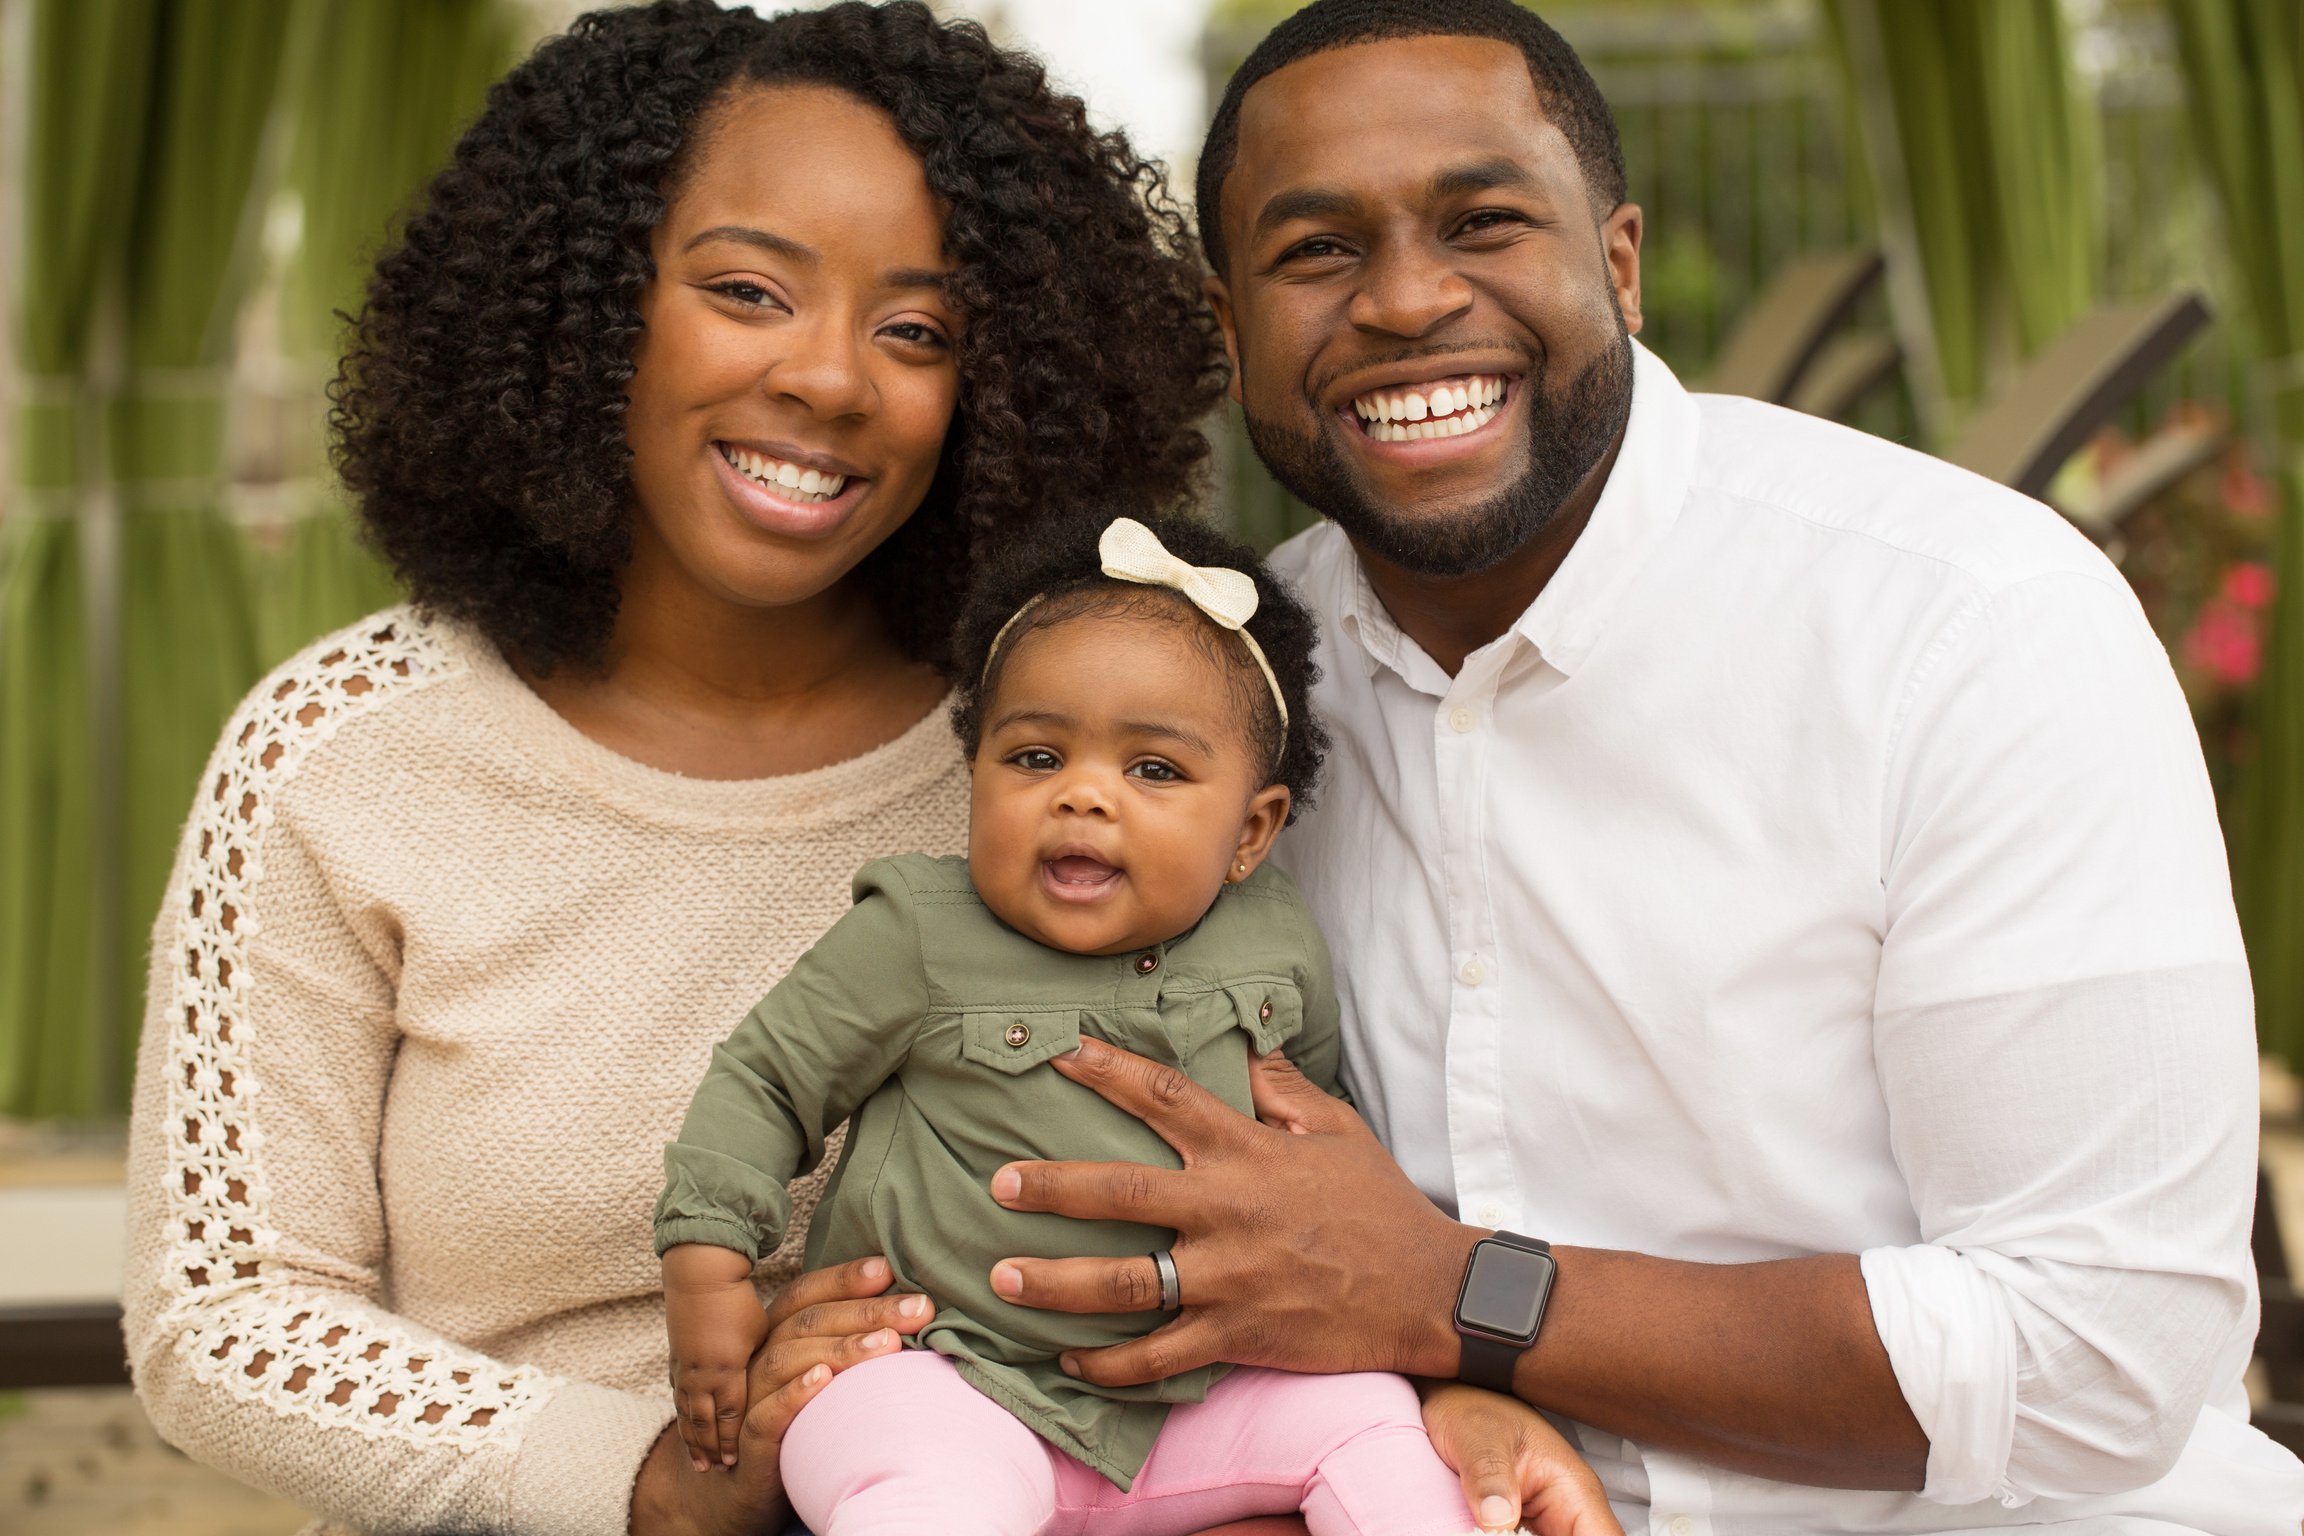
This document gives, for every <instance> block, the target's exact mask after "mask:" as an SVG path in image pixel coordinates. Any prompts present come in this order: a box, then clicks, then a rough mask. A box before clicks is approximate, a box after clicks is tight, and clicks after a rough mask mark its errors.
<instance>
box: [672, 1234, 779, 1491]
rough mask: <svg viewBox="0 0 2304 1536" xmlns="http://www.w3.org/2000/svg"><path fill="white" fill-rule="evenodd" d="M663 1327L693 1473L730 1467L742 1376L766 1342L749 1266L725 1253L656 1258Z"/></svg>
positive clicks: (685, 1249)
mask: <svg viewBox="0 0 2304 1536" xmlns="http://www.w3.org/2000/svg"><path fill="white" fill-rule="evenodd" d="M664 1321H665V1323H666V1324H667V1326H668V1327H669V1328H670V1331H671V1334H672V1403H673V1406H674V1408H675V1409H676V1410H677V1411H678V1413H679V1416H680V1417H679V1423H680V1438H681V1440H682V1441H684V1442H685V1443H686V1444H687V1447H688V1458H689V1460H690V1461H692V1462H694V1463H695V1465H696V1470H697V1471H699V1472H704V1471H709V1470H710V1469H711V1468H712V1467H713V1466H715V1465H717V1466H724V1467H732V1466H734V1465H736V1441H737V1439H738V1436H739V1435H740V1433H741V1432H742V1430H743V1428H744V1407H745V1395H746V1394H745V1374H746V1371H747V1370H748V1368H749V1367H750V1366H751V1364H752V1357H753V1355H754V1354H756V1353H758V1352H759V1349H760V1346H761V1345H762V1344H763V1343H765V1342H767V1338H768V1313H767V1311H766V1310H765V1309H764V1308H762V1307H761V1305H760V1294H759V1292H757V1291H755V1290H754V1289H753V1288H752V1261H751V1260H750V1259H747V1258H746V1257H744V1255H742V1254H740V1253H737V1252H734V1251H733V1250H731V1249H727V1248H713V1247H710V1246H707V1245H705V1244H702V1243H681V1244H678V1245H676V1246H674V1247H671V1248H667V1249H665V1250H664Z"/></svg>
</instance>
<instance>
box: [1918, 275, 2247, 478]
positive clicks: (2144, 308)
mask: <svg viewBox="0 0 2304 1536" xmlns="http://www.w3.org/2000/svg"><path fill="white" fill-rule="evenodd" d="M2207 324H2208V306H2207V305H2206V304H2204V303H2202V302H2201V300H2200V296H2199V295H2198V294H2194V293H2179V294H2176V295H2173V296H2172V297H2169V298H2165V299H2159V300H2155V301H2152V302H2149V303H2143V304H2112V305H2107V306H2105V307H2104V308H2102V309H2099V310H2097V311H2095V312H2094V313H2093V314H2090V315H2088V316H2087V317H2085V318H2084V319H2082V320H2081V321H2080V322H2079V323H2078V324H2076V325H2074V326H2073V327H2072V328H2071V329H2070V330H2068V331H2066V332H2065V333H2064V334H2063V335H2062V336H2059V337H2058V338H2057V339H2056V340H2055V341H2053V342H2050V343H2049V344H2048V346H2047V348H2046V349H2045V350H2044V351H2042V352H2041V353H2040V355H2039V356H2038V357H2035V358H2033V359H2032V360H2031V361H2030V362H2028V363H2026V364H2025V365H2024V366H2023V367H2022V368H2021V369H2019V370H2018V371H2017V373H2016V375H2015V377H2013V378H2011V379H2010V380H2009V381H2008V382H2007V384H2006V385H2004V386H2003V387H2002V388H2001V389H2000V390H1999V391H1998V392H1997V393H1996V394H1994V395H1993V397H1992V398H1991V399H1990V400H1989V401H1987V402H1986V403H1985V404H1984V405H1982V406H1980V407H1979V408H1978V409H1977V411H1976V414H1975V415H1974V416H1972V417H1970V418H1969V420H1968V425H1967V426H1966V427H1965V428H1963V429H1962V431H1961V433H1960V436H1959V439H1958V440H1957V441H1956V442H1954V443H1953V445H1952V448H1951V451H1950V452H1948V453H1946V454H1945V455H1944V457H1945V458H1947V459H1949V460H1951V461H1952V462H1953V463H1955V464H1958V465H1960V466H1961V467H1962V468H1964V469H1972V470H1974V471H1976V472H1977V473H1978V474H1980V475H1983V476H1984V477H1985V478H1987V479H1990V480H1997V481H1999V482H2000V483H2001V484H2002V485H2005V486H2010V487H2013V488H2014V489H2016V490H2019V491H2022V492H2023V493H2024V494H2025V495H2027V496H2041V497H2045V496H2046V494H2047V491H2048V484H2049V482H2050V481H2052V480H2054V479H2055V478H2056V472H2057V471H2058V470H2059V469H2061V468H2063V467H2064V461H2065V460H2067V459H2069V458H2071V457H2072V455H2073V454H2074V453H2076V452H2078V451H2079V448H2080V446H2081V444H2083V443H2085V442H2087V441H2088V439H2089V438H2091V437H2093V436H2095V435H2096V433H2097V431H2098V430H2099V429H2100V428H2102V427H2104V426H2105V425H2106V424H2107V423H2109V422H2110V421H2111V419H2112V418H2113V417H2114V416H2115V415H2116V414H2118V413H2119V411H2120V409H2121V407H2123V406H2125V405H2126V404H2127V403H2128V402H2129V401H2131V400H2133V399H2134V398H2135V397H2136V394H2137V391H2139V390H2141V389H2142V388H2143V387H2144V385H2145V383H2146V382H2147V381H2149V380H2150V379H2151V377H2152V375H2154V374H2155V373H2158V372H2159V371H2160V370H2161V369H2162V368H2163V367H2165V366H2167V364H2168V362H2169V360H2170V359H2172V358H2174V357H2175V355H2176V354H2177V353H2178V352H2179V351H2181V350H2183V348H2184V345H2185V343H2187V342H2189V341H2190V340H2191V339H2192V338H2193V337H2194V336H2196V335H2198V334H2199V333H2200V331H2201V330H2202V329H2203V328H2204V327H2205V326H2206V325H2207ZM2166 483H2167V482H2165V481H2163V482H2162V487H2161V488H2165V485H2166ZM2135 504H2137V503H2134V502H2132V503H2131V509H2132V508H2133V505H2135Z"/></svg>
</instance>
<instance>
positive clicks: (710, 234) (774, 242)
mask: <svg viewBox="0 0 2304 1536" xmlns="http://www.w3.org/2000/svg"><path fill="white" fill-rule="evenodd" d="M714 240H733V241H735V242H736V243H737V244H738V245H749V246H752V247H753V248H754V249H756V250H763V251H767V252H769V253H770V254H772V255H776V256H781V257H783V258H784V259H785V260H787V261H797V262H800V263H802V264H803V265H806V266H811V267H812V266H814V265H816V251H815V249H814V247H812V246H806V245H802V244H801V243H800V242H799V241H797V240H792V239H788V238H786V237H785V236H783V235H778V234H772V233H770V232H769V231H767V230H765V229H754V228H752V227H751V226H750V225H749V224H715V225H713V226H712V227H711V228H710V229H707V230H705V231H703V232H702V233H701V234H698V235H695V236H692V237H691V238H690V239H689V241H688V243H687V244H686V245H683V246H682V247H680V250H681V252H682V253H683V254H685V253H687V252H689V251H692V250H694V249H696V247H698V246H700V245H708V244H710V243H711V242H712V241H714Z"/></svg>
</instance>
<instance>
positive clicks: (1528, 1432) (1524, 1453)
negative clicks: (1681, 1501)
mask: <svg viewBox="0 0 2304 1536" xmlns="http://www.w3.org/2000/svg"><path fill="white" fill-rule="evenodd" d="M1424 1428H1425V1430H1426V1432H1427V1433H1429V1434H1430V1435H1431V1436H1432V1449H1434V1450H1435V1451H1438V1452H1439V1453H1440V1459H1441V1460H1442V1461H1445V1462H1446V1463H1448V1465H1449V1466H1451V1467H1453V1468H1455V1469H1456V1473H1457V1475H1458V1476H1459V1477H1461V1478H1463V1480H1464V1501H1465V1502H1466V1503H1467V1504H1469V1505H1471V1506H1472V1509H1473V1511H1474V1518H1476V1519H1477V1520H1478V1521H1479V1522H1480V1529H1481V1530H1483V1531H1510V1530H1516V1529H1522V1528H1525V1529H1527V1530H1529V1531H1533V1532H1535V1533H1536V1536H1624V1528H1623V1527H1622V1526H1620V1525H1618V1524H1617V1523H1616V1516H1615V1514H1614V1512H1612V1511H1611V1510H1610V1509H1609V1508H1608V1497H1607V1495H1606V1494H1605V1493H1604V1492H1602V1491H1601V1487H1600V1478H1599V1475H1598V1474H1597V1473H1595V1472H1594V1471H1593V1470H1592V1468H1591V1467H1590V1466H1589V1465H1587V1464H1586V1462H1585V1461H1584V1459H1583V1458H1582V1457H1581V1456H1578V1455H1577V1454H1576V1452H1575V1449H1574V1448H1573V1447H1571V1446H1570V1445H1569V1444H1568V1442H1567V1440H1566V1439H1564V1438H1563V1437H1562V1436H1561V1434H1560V1432H1559V1431H1558V1430H1556V1429H1554V1428H1553V1427H1552V1425H1551V1423H1550V1421H1548V1420H1547V1419H1546V1418H1545V1417H1544V1415H1542V1414H1540V1413H1538V1412H1537V1411H1536V1410H1535V1409H1533V1408H1531V1407H1529V1406H1528V1405H1527V1404H1526V1403H1524V1402H1522V1401H1520V1399H1518V1398H1516V1397H1505V1396H1503V1395H1502V1394H1501V1393H1496V1392H1486V1391H1482V1390H1481V1389H1480V1388H1478V1387H1467V1386H1464V1385H1462V1384H1460V1383H1456V1382H1442V1383H1437V1384H1430V1385H1427V1386H1426V1387H1425V1389H1424Z"/></svg>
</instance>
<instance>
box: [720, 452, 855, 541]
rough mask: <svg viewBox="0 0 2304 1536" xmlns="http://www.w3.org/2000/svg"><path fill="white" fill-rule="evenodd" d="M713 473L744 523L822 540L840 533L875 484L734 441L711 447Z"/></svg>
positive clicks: (788, 535)
mask: <svg viewBox="0 0 2304 1536" xmlns="http://www.w3.org/2000/svg"><path fill="white" fill-rule="evenodd" d="M712 448H713V452H712V460H713V465H714V471H713V472H714V474H715V475H716V476H717V477H718V479H719V481H720V484H721V488H722V489H723V490H724V491H725V492H726V493H727V495H728V500H729V502H730V503H731V504H732V505H734V507H735V508H736V510H737V512H738V513H740V514H741V515H742V516H743V517H744V519H745V521H747V522H749V523H751V524H752V525H753V526H754V527H756V528H758V529H760V530H761V531H762V532H764V533H774V534H782V535H785V536H786V537H789V538H796V539H817V538H823V537H826V536H827V535H830V534H833V533H837V532H839V531H840V529H841V528H843V527H844V526H846V524H847V522H848V519H849V516H850V514H852V513H853V512H854V511H855V510H856V508H857V506H858V505H859V504H860V503H861V502H862V501H863V499H864V497H865V495H866V494H867V492H868V491H869V490H870V488H871V485H872V482H871V480H870V479H868V478H866V477H865V476H862V475H855V474H840V473H830V474H827V473H825V472H824V471H822V470H819V469H815V468H806V469H803V468H802V467H801V466H800V464H799V463H797V462H795V461H794V460H793V459H789V458H780V457H776V456H773V455H770V454H767V453H763V452H759V451H756V450H754V449H751V448H745V447H740V446H738V445H736V444H733V443H714V444H713V445H712Z"/></svg>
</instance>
